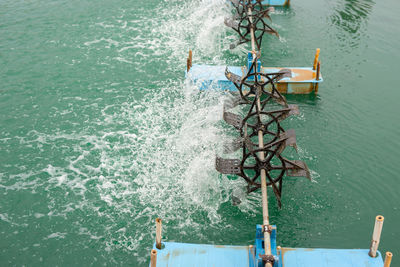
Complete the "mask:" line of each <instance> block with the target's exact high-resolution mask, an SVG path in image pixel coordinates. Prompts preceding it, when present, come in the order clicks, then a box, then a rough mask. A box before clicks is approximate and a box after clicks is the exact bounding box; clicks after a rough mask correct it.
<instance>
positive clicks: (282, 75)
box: [277, 69, 292, 81]
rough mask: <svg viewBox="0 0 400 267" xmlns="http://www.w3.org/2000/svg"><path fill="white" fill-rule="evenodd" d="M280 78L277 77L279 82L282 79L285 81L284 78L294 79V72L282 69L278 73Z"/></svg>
mask: <svg viewBox="0 0 400 267" xmlns="http://www.w3.org/2000/svg"><path fill="white" fill-rule="evenodd" d="M278 74H279V75H278V76H277V80H278V81H279V80H280V79H283V78H292V71H291V70H289V69H281V70H280V71H279V72H278Z"/></svg>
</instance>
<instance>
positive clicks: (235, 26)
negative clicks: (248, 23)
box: [224, 18, 239, 30]
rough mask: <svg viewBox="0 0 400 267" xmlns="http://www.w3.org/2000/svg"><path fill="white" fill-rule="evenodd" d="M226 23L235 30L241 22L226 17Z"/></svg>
mask: <svg viewBox="0 0 400 267" xmlns="http://www.w3.org/2000/svg"><path fill="white" fill-rule="evenodd" d="M224 24H225V25H226V26H228V27H230V28H232V29H234V30H238V29H239V23H238V22H237V21H235V20H233V19H231V18H225V19H224Z"/></svg>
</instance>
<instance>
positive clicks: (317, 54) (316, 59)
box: [312, 48, 320, 70]
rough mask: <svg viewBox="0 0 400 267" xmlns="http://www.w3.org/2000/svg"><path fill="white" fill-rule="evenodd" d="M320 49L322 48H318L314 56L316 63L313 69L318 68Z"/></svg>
mask: <svg viewBox="0 0 400 267" xmlns="http://www.w3.org/2000/svg"><path fill="white" fill-rule="evenodd" d="M319 51H320V49H319V48H317V51H316V52H315V57H314V64H313V68H312V69H313V70H315V69H316V68H317V63H318V58H319Z"/></svg>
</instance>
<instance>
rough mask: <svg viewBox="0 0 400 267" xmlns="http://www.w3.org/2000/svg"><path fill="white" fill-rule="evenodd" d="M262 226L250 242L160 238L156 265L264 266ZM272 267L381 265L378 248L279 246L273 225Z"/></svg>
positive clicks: (175, 266)
mask: <svg viewBox="0 0 400 267" xmlns="http://www.w3.org/2000/svg"><path fill="white" fill-rule="evenodd" d="M263 236H264V235H263V233H262V226H261V225H257V228H256V240H255V244H254V245H253V246H231V245H204V244H187V243H175V242H163V243H162V244H163V246H162V249H157V248H156V247H155V244H154V247H153V249H155V250H156V251H157V265H156V266H157V267H264V263H263V261H262V259H261V258H260V256H259V255H260V254H261V255H263V254H265V250H264V240H263ZM270 237H271V252H272V254H273V255H274V257H275V263H274V266H273V267H339V266H340V267H383V260H382V256H381V254H380V252H379V251H378V252H377V257H376V258H371V257H370V256H369V255H368V251H369V250H367V249H322V248H279V247H277V245H276V226H272V231H271V235H270Z"/></svg>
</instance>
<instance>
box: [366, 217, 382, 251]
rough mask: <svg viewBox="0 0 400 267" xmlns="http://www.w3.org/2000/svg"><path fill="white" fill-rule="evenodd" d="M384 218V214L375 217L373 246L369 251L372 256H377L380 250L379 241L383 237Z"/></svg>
mask: <svg viewBox="0 0 400 267" xmlns="http://www.w3.org/2000/svg"><path fill="white" fill-rule="evenodd" d="M383 220H384V218H383V216H382V215H378V216H376V218H375V226H374V232H373V234H372V241H371V246H370V249H369V253H368V255H369V256H370V257H374V258H375V257H376V252H377V251H378V246H379V241H380V239H381V233H382V227H383Z"/></svg>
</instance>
